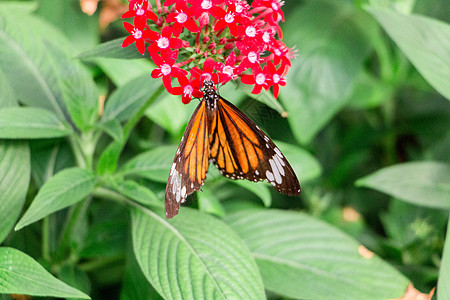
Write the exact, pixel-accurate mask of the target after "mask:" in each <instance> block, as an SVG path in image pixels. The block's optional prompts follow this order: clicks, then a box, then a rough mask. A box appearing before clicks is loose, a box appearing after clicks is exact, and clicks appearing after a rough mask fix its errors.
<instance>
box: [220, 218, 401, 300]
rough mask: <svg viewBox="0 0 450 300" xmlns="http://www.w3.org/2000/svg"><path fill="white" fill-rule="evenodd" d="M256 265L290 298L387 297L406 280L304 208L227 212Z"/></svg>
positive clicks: (270, 285)
mask: <svg viewBox="0 0 450 300" xmlns="http://www.w3.org/2000/svg"><path fill="white" fill-rule="evenodd" d="M225 221H226V222H227V223H228V224H229V225H230V226H231V227H232V228H233V229H234V230H235V231H236V232H237V233H238V234H239V235H240V236H241V238H242V239H243V240H244V242H245V243H246V244H247V246H248V247H249V248H250V250H251V251H252V252H253V256H254V257H255V259H256V262H257V264H258V266H259V269H260V271H261V274H262V276H263V280H264V285H265V287H266V288H267V289H268V290H270V291H273V292H276V293H278V294H281V295H285V296H287V297H293V298H306V299H328V298H329V297H330V295H333V299H387V298H396V297H398V296H400V295H402V294H403V292H404V291H405V289H406V286H407V284H408V280H407V279H406V278H405V277H404V276H403V275H401V274H400V273H399V272H398V271H396V270H395V269H394V268H393V267H391V266H390V265H389V264H387V263H385V262H383V261H382V260H380V259H379V258H378V257H377V256H375V255H373V253H371V252H370V251H368V250H367V249H366V248H364V247H363V246H361V245H359V243H358V242H356V241H355V240H353V239H352V238H350V237H349V236H347V235H346V234H344V233H342V232H340V231H339V230H337V229H336V228H333V227H331V226H330V225H328V224H326V223H323V222H321V221H319V220H316V219H314V218H312V217H310V216H307V215H305V214H303V213H296V212H286V211H280V210H262V209H255V210H248V211H243V212H239V213H235V214H232V215H229V216H228V217H226V219H225Z"/></svg>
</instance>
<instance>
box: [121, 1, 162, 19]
mask: <svg viewBox="0 0 450 300" xmlns="http://www.w3.org/2000/svg"><path fill="white" fill-rule="evenodd" d="M138 2H141V1H132V2H130V4H129V10H128V11H127V12H126V13H124V14H123V15H122V19H123V18H135V19H134V23H140V22H142V21H143V22H145V21H147V19H150V20H153V21H155V22H156V20H158V17H157V16H156V14H155V13H154V12H152V11H151V10H149V9H148V7H149V4H148V0H143V1H142V3H140V4H139V3H138Z"/></svg>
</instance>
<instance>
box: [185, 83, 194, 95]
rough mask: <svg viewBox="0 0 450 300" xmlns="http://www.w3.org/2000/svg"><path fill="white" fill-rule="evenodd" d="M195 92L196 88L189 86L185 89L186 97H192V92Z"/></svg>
mask: <svg viewBox="0 0 450 300" xmlns="http://www.w3.org/2000/svg"><path fill="white" fill-rule="evenodd" d="M193 91H194V88H193V87H192V86H191V85H187V86H185V87H184V89H183V95H184V96H186V97H188V96H189V97H190V96H191V95H192V92H193Z"/></svg>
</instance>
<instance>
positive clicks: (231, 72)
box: [219, 51, 238, 83]
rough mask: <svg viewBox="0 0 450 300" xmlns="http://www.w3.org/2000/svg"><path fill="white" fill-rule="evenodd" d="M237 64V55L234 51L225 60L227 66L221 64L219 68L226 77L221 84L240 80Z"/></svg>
mask: <svg viewBox="0 0 450 300" xmlns="http://www.w3.org/2000/svg"><path fill="white" fill-rule="evenodd" d="M235 64H236V54H234V51H233V52H231V53H230V55H229V56H228V58H227V59H226V60H225V64H221V66H220V68H219V70H220V72H222V73H223V74H224V75H225V76H226V77H225V79H224V80H222V81H221V83H225V82H227V81H229V80H235V79H237V78H238V75H237V74H236V72H237V70H236V69H237V68H236V67H235Z"/></svg>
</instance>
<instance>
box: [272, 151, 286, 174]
mask: <svg viewBox="0 0 450 300" xmlns="http://www.w3.org/2000/svg"><path fill="white" fill-rule="evenodd" d="M273 160H274V161H275V163H276V165H277V168H278V171H279V172H280V174H281V176H284V169H283V166H282V165H281V158H280V157H279V156H278V155H274V156H273Z"/></svg>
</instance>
